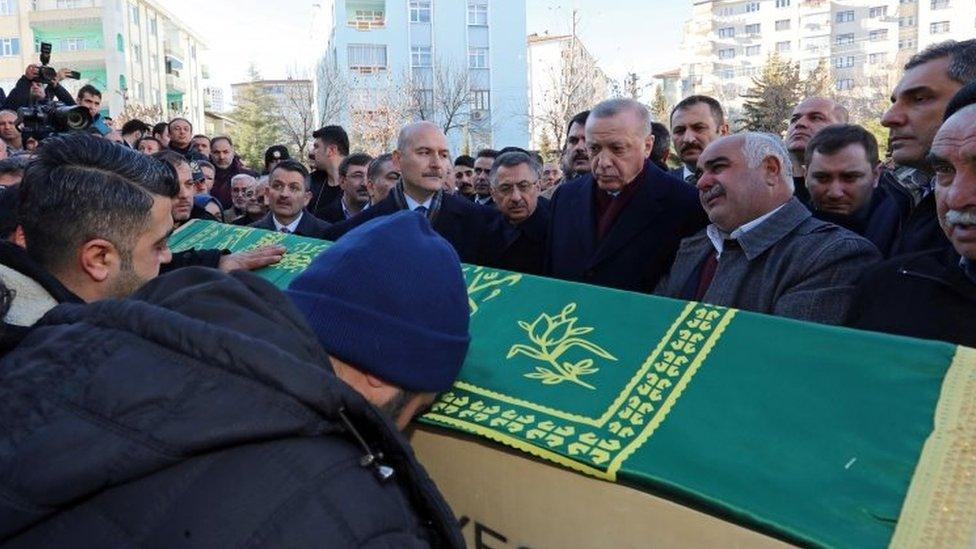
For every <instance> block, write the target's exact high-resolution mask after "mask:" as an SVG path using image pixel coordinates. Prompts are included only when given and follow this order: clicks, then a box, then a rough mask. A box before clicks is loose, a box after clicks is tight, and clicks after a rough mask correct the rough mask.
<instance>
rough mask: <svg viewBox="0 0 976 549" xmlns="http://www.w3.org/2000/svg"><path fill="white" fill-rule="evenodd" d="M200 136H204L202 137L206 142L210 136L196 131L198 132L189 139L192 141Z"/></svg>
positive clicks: (208, 141)
mask: <svg viewBox="0 0 976 549" xmlns="http://www.w3.org/2000/svg"><path fill="white" fill-rule="evenodd" d="M201 137H202V138H204V139H206V140H207V143H210V138H209V137H207V136H206V135H203V134H202V133H198V134H196V135H194V136H193V137H191V138H190V141H193V140H194V139H200V138H201Z"/></svg>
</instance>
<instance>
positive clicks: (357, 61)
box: [348, 44, 386, 74]
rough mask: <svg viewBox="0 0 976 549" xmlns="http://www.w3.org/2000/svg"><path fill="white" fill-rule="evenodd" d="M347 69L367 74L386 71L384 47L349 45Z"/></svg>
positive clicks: (379, 45)
mask: <svg viewBox="0 0 976 549" xmlns="http://www.w3.org/2000/svg"><path fill="white" fill-rule="evenodd" d="M348 54H349V68H350V69H352V70H354V71H357V72H361V73H364V74H369V73H372V72H377V71H382V70H386V46H385V45H382V44H349V48H348Z"/></svg>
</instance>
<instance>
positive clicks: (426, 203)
mask: <svg viewBox="0 0 976 549" xmlns="http://www.w3.org/2000/svg"><path fill="white" fill-rule="evenodd" d="M403 197H404V198H406V199H407V209H409V210H410V211H411V212H412V211H414V210H416V209H417V208H418V207H420V206H423V207H425V208H427V211H428V212H429V211H430V205H431V203H432V202H433V201H434V195H430V197H429V198H427V200H425V201H424V202H423V204H421V203H420V202H417V201H416V200H414V199H412V198H410V195H409V194H407V193H403Z"/></svg>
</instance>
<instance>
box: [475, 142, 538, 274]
mask: <svg viewBox="0 0 976 549" xmlns="http://www.w3.org/2000/svg"><path fill="white" fill-rule="evenodd" d="M541 172H542V168H541V167H540V166H539V163H538V162H537V161H536V160H535V159H534V158H532V157H531V156H529V155H528V154H526V153H525V152H521V151H511V152H506V153H504V154H502V155H500V156H499V157H498V158H496V159H495V162H494V164H492V166H491V195H492V198H493V199H494V201H495V204H497V205H498V211H499V212H501V214H502V215H501V216H500V217H499V218H498V219H497V220H496V222H495V223H496V227H495V229H496V231H497V232H498V234H500V235H501V236H502V238H503V240H502V241H501V243H500V244H499V245H497V246H494V247H492V249H491V250H492V252H493V253H492V254H491V257H490V259H489V261H488V265H489V266H492V267H497V268H499V269H506V270H509V271H517V272H520V273H529V274H542V268H543V258H544V256H545V246H546V237H547V236H548V233H549V217H550V216H549V201H548V200H547V199H545V198H542V197H540V196H539V191H540V177H541Z"/></svg>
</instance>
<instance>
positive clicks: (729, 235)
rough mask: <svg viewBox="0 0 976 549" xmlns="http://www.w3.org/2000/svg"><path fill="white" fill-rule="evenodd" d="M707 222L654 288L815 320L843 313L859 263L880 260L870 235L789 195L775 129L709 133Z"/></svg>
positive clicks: (701, 161)
mask: <svg viewBox="0 0 976 549" xmlns="http://www.w3.org/2000/svg"><path fill="white" fill-rule="evenodd" d="M698 170H699V173H700V177H699V179H698V182H697V186H698V192H699V196H700V199H701V204H702V206H703V207H704V208H705V211H706V212H707V213H708V218H709V220H710V221H711V224H710V225H709V226H708V227H706V228H705V230H703V231H701V232H700V233H698V234H697V235H695V236H693V237H691V238H688V239H685V240H684V241H683V242H682V243H681V248H680V250H679V251H678V256H677V258H676V259H675V262H674V267H673V268H672V269H671V273H670V275H669V277H668V278H667V279H666V280H664V281H663V282H662V283H661V285H660V286H659V287H658V289H657V292H656V293H658V294H660V295H665V296H668V297H675V298H680V299H688V300H695V301H703V302H706V303H711V304H713V305H722V306H726V307H735V308H737V309H746V310H750V311H756V312H760V313H767V314H774V315H780V316H787V317H791V318H797V319H801V320H808V321H812V322H822V323H827V324H836V323H838V322H840V321H842V320H843V319H844V316H845V315H846V314H847V308H848V305H849V304H850V299H851V294H852V292H853V290H854V284H855V282H856V281H857V279H858V277H859V276H860V274H861V272H862V271H863V270H864V269H865V268H867V267H868V266H870V265H871V264H873V263H876V262H877V261H879V260H880V257H881V256H880V254H879V253H878V251H877V249H876V248H875V247H874V245H873V244H871V243H870V242H869V241H867V240H866V239H864V238H862V237H860V236H858V235H856V234H854V233H852V232H850V231H848V230H846V229H842V228H840V227H838V226H836V225H833V224H830V223H827V222H824V221H820V220H817V219H814V218H813V217H812V216H811V214H810V211H809V210H807V208H806V207H805V206H804V205H803V204H802V203H801V202H800V201H799V199H797V198H795V197H794V196H793V165H792V160H791V159H790V154H789V153H788V152H787V150H786V149H785V148H784V147H783V145H782V142H781V141H780V139H779V138H778V137H776V136H773V135H770V134H764V133H744V134H737V135H733V136H729V137H724V138H721V139H718V140H716V141H713V142H712V143H711V144H710V145H708V147H706V148H705V150H704V151H702V153H701V155H699V157H698Z"/></svg>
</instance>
